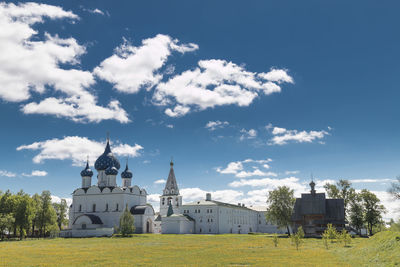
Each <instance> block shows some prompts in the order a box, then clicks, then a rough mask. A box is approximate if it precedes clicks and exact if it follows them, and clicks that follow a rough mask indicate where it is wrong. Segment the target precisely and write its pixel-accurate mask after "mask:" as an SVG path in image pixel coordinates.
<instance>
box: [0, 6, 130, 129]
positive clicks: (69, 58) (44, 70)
mask: <svg viewBox="0 0 400 267" xmlns="http://www.w3.org/2000/svg"><path fill="white" fill-rule="evenodd" d="M44 18H48V19H53V20H55V19H71V20H77V19H79V18H78V16H77V15H75V14H73V13H72V12H71V11H65V10H63V9H62V8H60V7H57V6H51V5H45V4H37V3H24V4H18V5H15V4H12V3H10V4H6V3H0V28H1V29H2V31H1V32H0V77H2V78H1V80H0V98H2V99H4V100H6V101H10V102H21V101H26V100H29V99H30V98H31V93H32V92H34V93H39V94H43V93H45V92H46V91H50V92H51V93H53V94H55V95H57V98H55V97H47V98H45V99H44V100H42V101H40V102H39V103H36V102H31V103H27V104H23V105H22V107H21V110H22V112H24V113H25V114H48V115H54V116H57V117H64V118H68V119H71V120H73V121H77V122H99V121H101V120H104V119H115V120H118V121H120V122H122V123H125V122H128V121H129V119H128V117H127V115H126V112H125V111H124V110H123V109H121V108H120V106H119V102H118V101H116V100H114V101H111V102H110V104H109V105H108V106H107V107H101V106H98V105H97V98H96V96H94V95H93V94H92V93H90V92H89V91H88V88H89V87H91V86H92V85H94V83H95V80H94V78H93V75H92V74H91V73H90V72H89V71H84V70H81V69H80V68H79V58H80V56H81V55H83V54H84V53H85V52H86V48H85V47H84V46H82V45H79V44H78V42H77V41H76V40H75V39H74V38H72V37H70V38H66V39H63V38H60V37H59V36H58V35H51V34H49V33H46V32H45V33H44V38H43V39H42V40H38V36H39V32H38V31H36V30H34V29H33V25H34V24H36V23H43V21H44ZM61 64H62V65H68V67H65V68H62V67H61V66H60V65H61ZM60 92H61V95H59V93H60Z"/></svg>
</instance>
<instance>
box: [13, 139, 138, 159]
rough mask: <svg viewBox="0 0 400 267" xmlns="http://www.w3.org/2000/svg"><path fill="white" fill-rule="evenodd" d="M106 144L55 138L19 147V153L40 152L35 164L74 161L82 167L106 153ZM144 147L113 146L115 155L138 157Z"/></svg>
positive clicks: (86, 140) (120, 144) (118, 144)
mask: <svg viewBox="0 0 400 267" xmlns="http://www.w3.org/2000/svg"><path fill="white" fill-rule="evenodd" d="M104 148H105V143H104V142H98V141H94V140H90V139H88V138H87V137H80V136H66V137H64V138H62V139H58V138H54V139H49V140H46V141H41V142H34V143H32V144H30V145H22V146H19V147H17V151H21V150H33V151H39V153H38V154H37V155H36V156H34V158H33V162H34V163H42V162H44V161H46V160H49V159H57V160H67V159H68V160H72V163H73V165H75V166H80V165H82V164H83V162H84V161H85V159H86V157H87V156H89V159H90V160H91V162H92V163H93V161H94V160H96V159H97V157H98V156H100V155H101V154H102V153H103V152H104ZM142 149H143V147H142V146H141V145H138V144H135V145H133V146H132V145H129V144H122V143H118V142H117V143H116V144H115V145H111V150H112V151H113V153H115V154H116V155H119V156H130V157H137V156H139V155H140V152H141V150H142Z"/></svg>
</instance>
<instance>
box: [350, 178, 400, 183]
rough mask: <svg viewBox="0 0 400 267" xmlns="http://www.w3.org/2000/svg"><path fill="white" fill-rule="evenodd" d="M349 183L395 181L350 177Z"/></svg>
mask: <svg viewBox="0 0 400 267" xmlns="http://www.w3.org/2000/svg"><path fill="white" fill-rule="evenodd" d="M349 181H350V182H351V183H383V182H395V181H396V179H389V178H384V179H352V180H349Z"/></svg>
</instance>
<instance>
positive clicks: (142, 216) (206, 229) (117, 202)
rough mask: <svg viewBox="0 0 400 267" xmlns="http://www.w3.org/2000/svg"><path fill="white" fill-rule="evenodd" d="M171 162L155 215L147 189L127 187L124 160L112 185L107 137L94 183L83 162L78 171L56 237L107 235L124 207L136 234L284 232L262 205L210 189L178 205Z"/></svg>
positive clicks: (114, 170)
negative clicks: (216, 196)
mask: <svg viewBox="0 0 400 267" xmlns="http://www.w3.org/2000/svg"><path fill="white" fill-rule="evenodd" d="M173 166H174V164H173V162H172V161H171V163H170V171H169V175H168V179H167V183H166V185H165V188H164V190H163V194H162V195H161V196H160V212H159V213H157V214H155V212H154V209H153V207H152V206H151V205H150V204H148V203H147V192H146V190H145V189H143V188H139V187H138V186H137V185H134V186H132V185H131V182H132V176H133V175H132V172H131V171H130V170H129V168H128V164H126V168H125V170H124V171H123V172H122V173H121V178H122V186H118V185H117V183H116V178H117V175H118V170H119V169H120V163H119V161H118V159H117V158H116V157H115V156H114V154H113V153H112V152H111V148H110V142H109V140H108V139H107V145H106V148H105V150H104V153H103V154H102V155H101V156H100V157H99V158H98V159H97V160H96V162H95V165H94V167H95V169H96V170H97V172H98V174H97V185H92V176H93V171H92V170H91V169H90V167H89V161H88V162H87V163H86V168H85V169H84V170H82V171H81V176H82V186H81V187H80V188H78V189H76V190H75V191H74V192H73V193H72V204H71V206H70V208H69V229H66V230H63V231H61V233H60V236H63V237H89V236H111V235H112V234H113V233H115V231H116V229H117V227H118V226H119V218H120V216H121V214H122V213H123V211H124V210H125V209H126V208H128V209H129V211H130V212H131V213H132V214H133V216H134V219H135V229H136V233H162V234H225V233H236V234H247V233H249V232H260V233H283V231H282V230H280V229H278V228H277V227H276V226H275V225H272V224H270V223H268V222H267V221H266V219H265V211H266V208H265V207H263V208H260V207H252V206H251V207H246V206H245V205H244V204H240V203H238V204H237V205H236V204H229V203H224V202H220V201H215V200H212V198H211V194H209V193H208V194H207V195H206V198H205V199H204V200H199V201H196V202H193V203H188V204H182V196H181V195H180V194H179V188H178V184H177V182H176V178H175V172H174V167H173Z"/></svg>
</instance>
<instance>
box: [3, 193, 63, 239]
mask: <svg viewBox="0 0 400 267" xmlns="http://www.w3.org/2000/svg"><path fill="white" fill-rule="evenodd" d="M67 210H68V206H67V202H66V200H65V199H61V202H60V203H52V201H51V194H50V192H49V191H43V192H42V194H40V195H39V194H34V195H32V196H30V195H29V194H27V193H25V192H24V191H22V190H21V191H19V192H18V193H17V194H13V193H12V192H10V190H7V191H6V192H5V193H3V192H2V191H0V236H1V240H4V238H17V237H18V238H20V239H23V238H25V237H26V236H29V237H47V236H56V235H57V233H58V232H59V230H61V229H62V227H63V225H66V224H67V223H68V220H67V219H66V217H67Z"/></svg>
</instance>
